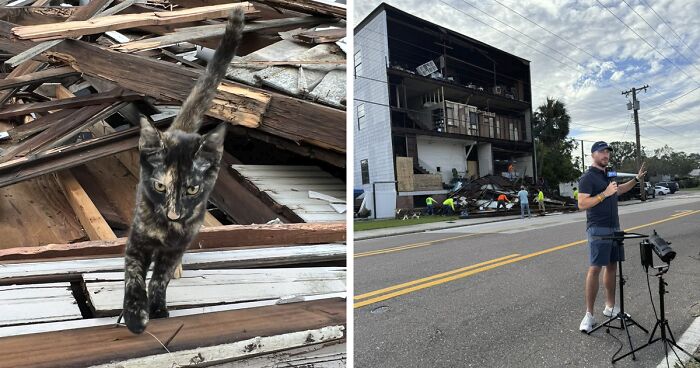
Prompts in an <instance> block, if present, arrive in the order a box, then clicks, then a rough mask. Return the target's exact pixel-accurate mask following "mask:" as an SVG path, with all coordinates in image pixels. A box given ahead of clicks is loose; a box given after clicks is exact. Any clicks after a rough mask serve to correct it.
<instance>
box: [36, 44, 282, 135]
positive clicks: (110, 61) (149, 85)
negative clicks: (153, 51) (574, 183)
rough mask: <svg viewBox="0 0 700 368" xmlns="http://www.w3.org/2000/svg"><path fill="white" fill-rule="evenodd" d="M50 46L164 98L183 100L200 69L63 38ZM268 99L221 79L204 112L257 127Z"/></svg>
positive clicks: (94, 71) (85, 68)
mask: <svg viewBox="0 0 700 368" xmlns="http://www.w3.org/2000/svg"><path fill="white" fill-rule="evenodd" d="M53 50H54V51H51V52H49V54H50V55H52V56H53V57H55V58H57V59H60V60H63V61H66V62H68V63H69V64H71V65H72V66H73V67H75V68H77V69H78V70H80V71H81V72H83V73H86V74H89V75H92V76H95V77H100V78H104V79H107V80H109V81H112V82H114V83H116V84H118V85H120V86H122V87H125V88H126V89H129V90H132V91H139V92H140V93H144V94H146V95H149V96H152V97H155V98H157V99H159V100H165V101H168V100H170V101H184V100H185V99H186V98H187V96H188V95H189V93H190V91H191V89H192V87H193V86H194V83H195V81H196V80H197V78H198V77H199V75H200V73H201V72H200V71H198V70H193V69H185V68H181V67H179V66H177V65H174V64H172V63H168V62H164V61H160V60H153V59H148V58H144V57H140V56H137V55H130V54H123V53H120V52H115V51H110V50H103V49H101V48H99V47H96V46H94V45H91V44H88V43H85V42H81V41H75V40H65V41H64V42H62V43H61V44H60V45H58V46H56V47H55V48H54V49H53ZM85 52H87V53H89V54H90V56H91V57H90V58H89V60H88V59H84V58H80V57H79V56H78V55H84V53H85ZM270 99H271V98H270V94H269V93H267V92H265V91H262V90H254V89H252V88H248V87H246V86H242V85H237V84H233V83H228V82H224V83H222V84H221V85H219V88H218V93H217V94H216V96H215V98H214V101H213V103H212V106H211V108H210V109H209V112H208V113H207V114H208V115H210V116H213V117H216V118H219V119H221V120H224V121H227V122H230V123H232V124H240V125H243V126H246V127H249V128H256V127H258V126H259V125H260V122H261V120H262V116H263V114H264V113H265V112H266V110H267V107H268V104H269V103H270Z"/></svg>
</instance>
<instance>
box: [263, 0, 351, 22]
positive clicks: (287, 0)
mask: <svg viewBox="0 0 700 368" xmlns="http://www.w3.org/2000/svg"><path fill="white" fill-rule="evenodd" d="M256 1H257V2H259V3H262V4H265V5H268V6H271V7H273V8H277V7H279V8H284V9H289V10H294V11H298V12H301V13H306V14H314V15H322V16H327V17H328V16H330V17H336V18H342V19H345V17H346V14H347V11H346V9H345V7H344V6H338V5H332V4H330V3H327V2H321V1H314V0H256Z"/></svg>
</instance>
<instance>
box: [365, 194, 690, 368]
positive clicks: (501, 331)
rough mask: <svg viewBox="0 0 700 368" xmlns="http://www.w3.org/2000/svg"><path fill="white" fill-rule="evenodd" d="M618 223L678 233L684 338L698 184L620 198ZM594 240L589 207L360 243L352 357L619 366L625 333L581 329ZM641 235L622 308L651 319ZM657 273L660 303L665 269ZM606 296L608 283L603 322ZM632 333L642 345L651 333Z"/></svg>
mask: <svg viewBox="0 0 700 368" xmlns="http://www.w3.org/2000/svg"><path fill="white" fill-rule="evenodd" d="M620 221H621V225H622V228H623V229H625V230H629V231H636V232H641V233H650V232H651V231H652V229H656V230H657V231H658V233H659V235H661V236H663V237H664V238H665V239H667V240H668V241H671V242H673V244H672V247H673V248H674V250H676V252H677V253H678V256H677V257H676V259H675V260H674V261H673V262H672V263H671V269H670V271H669V273H668V274H667V276H666V277H665V278H666V281H667V283H668V284H669V286H668V291H669V294H667V295H666V312H667V318H668V319H669V321H670V326H671V329H672V331H673V332H674V334H675V335H676V338H680V335H681V334H682V333H683V332H684V331H685V330H686V328H687V327H688V326H689V325H690V323H691V322H692V321H693V319H694V317H693V315H695V316H697V314H698V311H699V306H698V303H699V302H700V257H699V255H700V193H698V194H697V195H695V194H684V193H677V194H674V195H672V196H668V197H666V198H663V199H662V200H654V201H649V202H646V203H639V204H634V205H629V206H624V207H620ZM585 238H586V236H585V213H574V214H563V215H552V216H545V217H538V218H533V219H525V220H510V221H503V222H498V223H491V224H484V225H473V226H466V227H462V228H453V229H447V230H442V231H434V232H429V233H419V234H410V235H401V236H394V237H386V238H378V239H371V240H365V241H357V242H355V243H354V244H355V245H354V249H355V250H354V252H355V266H354V269H355V280H354V288H355V300H354V303H355V310H354V311H355V314H354V331H355V332H354V346H355V347H354V357H355V358H354V359H355V360H354V361H355V366H356V367H372V368H374V367H386V368H388V367H611V366H613V365H612V364H611V363H610V359H611V357H612V355H613V354H614V353H615V351H616V350H617V349H618V348H619V346H620V340H622V339H623V335H624V333H623V332H622V331H619V330H611V333H610V335H608V334H606V333H605V331H604V329H601V330H599V331H598V332H596V333H594V334H592V335H586V334H583V333H581V332H579V331H578V327H579V323H580V321H581V319H582V318H583V315H584V313H585V306H584V300H583V286H584V278H585V272H586V270H587V267H588V250H587V245H586V242H585ZM638 244H639V242H638V241H627V242H626V244H625V246H626V258H627V260H626V262H625V263H624V264H623V271H624V275H625V278H626V279H627V284H626V286H625V307H626V308H625V309H626V311H627V313H629V314H631V315H632V317H633V318H634V319H635V320H636V321H637V322H639V323H640V324H641V325H642V326H644V327H646V328H648V329H651V328H652V327H653V325H654V323H655V321H656V320H655V318H654V313H653V310H652V307H651V304H650V301H649V291H648V289H647V284H646V281H647V279H646V276H645V273H644V271H643V269H642V267H641V265H640V259H639V246H638ZM655 261H656V262H657V263H658V262H660V261H659V260H658V259H655ZM650 282H651V288H652V289H651V290H652V295H653V296H654V300H655V301H657V302H658V295H657V279H656V278H654V277H651V278H650ZM603 294H604V291H603V289H602V285H601V290H600V292H599V294H598V299H597V301H596V311H595V316H596V319H597V320H598V321H602V320H604V317H603V315H602V309H603V306H604V298H603ZM618 323H619V322H618ZM631 331H632V339H633V343H634V345H635V346H639V345H641V344H642V343H643V342H644V341H646V339H647V335H645V334H644V333H643V332H642V331H641V330H639V329H637V328H635V327H632V328H631ZM618 339H620V340H618ZM626 349H628V345H627V344H626V342H625V345H624V347H623V350H626ZM663 356H664V354H663V347H662V345H660V344H658V343H657V344H656V345H653V346H652V347H650V348H647V349H645V350H642V351H640V352H639V353H637V360H636V361H632V360H631V359H629V358H625V359H623V360H622V361H619V362H618V363H616V364H615V366H616V367H655V366H656V365H657V364H658V363H659V362H660V361H661V359H662V357H663Z"/></svg>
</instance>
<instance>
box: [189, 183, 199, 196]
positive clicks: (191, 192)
mask: <svg viewBox="0 0 700 368" xmlns="http://www.w3.org/2000/svg"><path fill="white" fill-rule="evenodd" d="M198 192H199V185H193V186H189V187H187V194H189V195H195V194H197V193H198Z"/></svg>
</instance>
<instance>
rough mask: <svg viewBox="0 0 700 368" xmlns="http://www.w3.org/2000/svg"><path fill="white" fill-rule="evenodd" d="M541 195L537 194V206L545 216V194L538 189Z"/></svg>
mask: <svg viewBox="0 0 700 368" xmlns="http://www.w3.org/2000/svg"><path fill="white" fill-rule="evenodd" d="M538 191H539V193H537V204H538V205H539V207H540V211H541V212H542V214H543V215H544V211H545V209H544V193H542V189H538Z"/></svg>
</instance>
